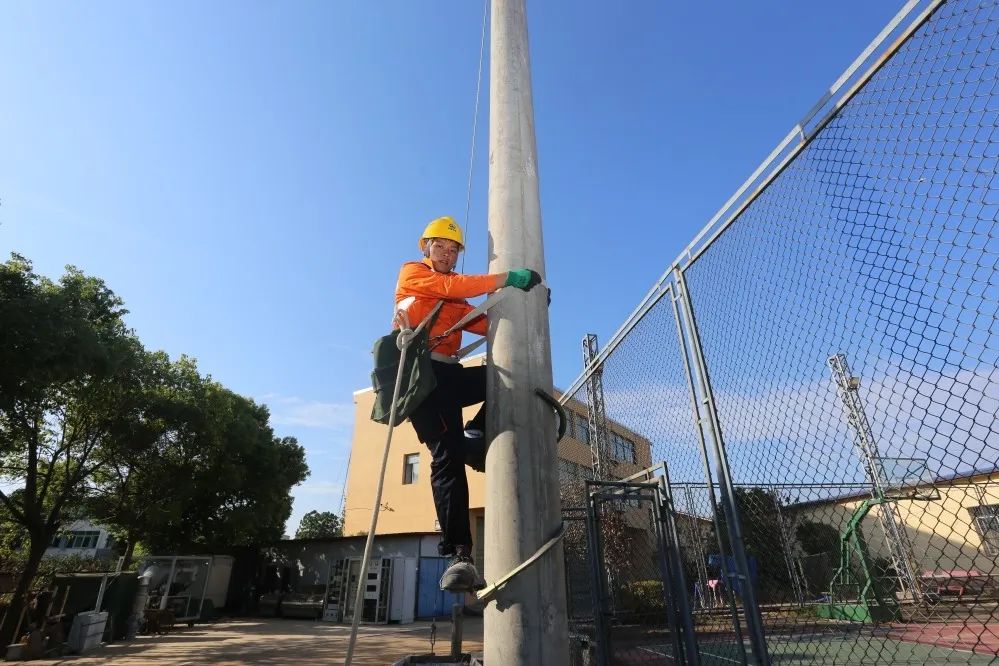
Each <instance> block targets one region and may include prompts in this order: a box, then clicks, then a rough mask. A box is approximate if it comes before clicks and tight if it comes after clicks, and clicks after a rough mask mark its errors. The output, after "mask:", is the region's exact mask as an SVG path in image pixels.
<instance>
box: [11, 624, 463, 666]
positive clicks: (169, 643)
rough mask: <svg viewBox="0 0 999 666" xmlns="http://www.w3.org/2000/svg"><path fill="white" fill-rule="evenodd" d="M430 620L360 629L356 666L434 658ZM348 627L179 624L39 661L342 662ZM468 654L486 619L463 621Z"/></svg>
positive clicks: (77, 664)
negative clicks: (431, 655)
mask: <svg viewBox="0 0 999 666" xmlns="http://www.w3.org/2000/svg"><path fill="white" fill-rule="evenodd" d="M430 634H431V626H430V623H429V622H417V623H414V624H408V625H391V626H389V625H379V626H364V625H362V626H361V628H360V630H359V632H358V636H357V646H356V648H355V649H354V661H353V663H354V664H358V665H361V664H364V665H365V666H374V665H375V664H377V665H378V666H384V665H385V664H392V663H394V662H395V661H397V660H399V659H402V658H403V657H405V656H407V655H411V654H428V653H430ZM349 637H350V627H349V626H344V625H338V624H328V623H326V622H313V621H309V620H282V619H274V618H254V619H239V620H227V621H220V622H216V623H214V624H197V625H195V626H194V627H191V628H188V627H187V626H178V627H176V628H175V629H174V630H173V631H171V632H170V633H168V634H166V635H163V636H139V637H138V638H136V639H135V640H133V641H129V642H123V643H113V644H108V645H103V646H101V647H100V648H97V649H95V650H93V651H91V652H90V653H88V654H86V655H82V656H72V657H64V658H62V659H56V660H51V659H49V660H38V661H33V662H30V663H31V664H32V665H33V666H34V665H35V664H39V665H42V664H46V665H49V664H71V665H72V666H105V665H108V666H110V665H113V666H139V664H142V665H144V666H145V665H149V664H157V665H158V664H162V665H163V666H188V665H194V664H222V665H226V666H229V665H231V666H235V665H237V664H342V663H343V662H344V658H345V655H346V652H347V640H348V639H349ZM464 638H465V641H464V644H463V650H464V652H471V653H473V654H481V653H482V619H481V618H465V621H464ZM450 650H451V623H450V619H449V620H448V621H446V622H438V623H437V641H436V644H435V649H434V652H435V653H436V654H445V655H446V654H448V653H449V652H450Z"/></svg>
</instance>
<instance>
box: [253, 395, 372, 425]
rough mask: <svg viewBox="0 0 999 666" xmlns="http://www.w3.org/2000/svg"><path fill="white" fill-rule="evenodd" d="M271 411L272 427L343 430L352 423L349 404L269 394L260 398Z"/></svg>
mask: <svg viewBox="0 0 999 666" xmlns="http://www.w3.org/2000/svg"><path fill="white" fill-rule="evenodd" d="M260 401H261V402H264V403H266V404H267V406H268V407H270V410H271V423H273V424H274V425H285V426H303V427H306V428H323V429H326V430H345V429H348V428H350V427H351V426H352V425H353V423H354V405H353V403H349V402H321V401H318V400H305V399H303V398H297V397H290V396H281V395H277V394H273V393H269V394H267V395H265V396H262V397H261V398H260Z"/></svg>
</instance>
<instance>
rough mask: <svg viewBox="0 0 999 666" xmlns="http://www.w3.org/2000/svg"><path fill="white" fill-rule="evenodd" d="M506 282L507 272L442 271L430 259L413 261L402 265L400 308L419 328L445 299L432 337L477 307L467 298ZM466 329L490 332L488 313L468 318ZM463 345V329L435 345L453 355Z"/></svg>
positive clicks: (397, 298) (397, 291)
mask: <svg viewBox="0 0 999 666" xmlns="http://www.w3.org/2000/svg"><path fill="white" fill-rule="evenodd" d="M504 282H506V273H494V274H489V275H461V274H460V273H455V272H453V271H452V272H450V273H438V272H437V271H435V270H434V269H433V266H432V265H431V263H430V260H429V259H424V260H423V261H410V262H407V263H405V264H403V265H402V269H401V270H400V271H399V281H398V282H397V283H396V286H395V304H396V309H403V310H405V311H406V314H407V316H408V317H409V323H410V324H411V325H412V326H413V327H414V328H415V327H416V326H417V325H418V324H419V323H420V322H421V321H423V318H424V317H426V316H427V314H429V313H430V311H431V310H432V309H433V308H434V305H436V304H437V301H439V300H443V301H444V303H443V305H442V306H441V311H440V314H439V315H438V316H437V321H436V322H434V325H433V327H432V328H431V329H430V337H434V336H437V335H440V334H441V333H443V332H444V331H446V330H447V329H449V328H451V326H453V325H454V324H455V323H457V321H458V320H459V319H461V318H462V317H464V316H465V314H466V313H468V312H469V311H470V310H472V309H474V308H473V306H472V305H470V304H469V303H468V302H467V301H466V300H465V299H466V298H472V297H474V296H482V295H484V294H488V293H491V292H494V291H496V290H497V289H499V288H501V287H502V286H503V283H504ZM464 329H465V330H467V331H469V332H471V333H477V334H478V335H485V334H486V316H485V315H481V316H479V317H476V318H475V319H473V320H472V321H470V322H468V323H467V324H466V325H465V326H464ZM460 347H461V331H460V330H459V331H455V332H454V333H452V334H451V335H449V336H447V337H446V338H445V339H444V340H443V341H441V343H440V344H439V345H438V346H437V347H435V348H434V351H435V352H437V353H438V354H445V355H447V356H452V355H453V354H454V353H455V352H457V351H458V349H459V348H460Z"/></svg>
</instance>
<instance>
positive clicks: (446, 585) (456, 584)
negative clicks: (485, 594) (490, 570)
mask: <svg viewBox="0 0 999 666" xmlns="http://www.w3.org/2000/svg"><path fill="white" fill-rule="evenodd" d="M485 586H486V581H485V580H483V578H482V577H481V576H479V571H478V569H476V568H475V561H474V560H473V559H472V554H471V549H470V548H469V547H468V546H458V547H457V548H456V550H455V554H454V557H452V558H451V561H450V562H448V566H447V569H445V570H444V573H443V575H441V589H442V590H444V591H445V592H455V593H459V594H460V593H462V592H474V591H475V590H481V589H482V588H484V587H485Z"/></svg>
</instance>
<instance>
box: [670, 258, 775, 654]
mask: <svg viewBox="0 0 999 666" xmlns="http://www.w3.org/2000/svg"><path fill="white" fill-rule="evenodd" d="M676 281H677V286H678V287H679V290H680V293H679V301H680V303H681V304H682V305H683V315H684V319H685V320H686V327H685V328H686V332H687V336H688V337H689V339H690V348H691V351H692V353H693V357H694V369H695V370H696V374H697V379H698V381H699V383H700V386H701V391H702V394H703V398H702V404H703V406H704V408H705V411H706V412H707V415H708V427H709V428H710V432H711V446H712V448H713V449H714V454H715V459H716V460H717V463H718V482H719V484H720V485H721V495H722V509H723V510H724V512H725V522H726V523H727V524H728V525H727V526H728V533H729V541H730V543H731V547H732V555H733V556H734V558H735V566H736V568H737V569H738V572H739V576H740V577H741V578H742V585H741V586H740V588H741V592H742V595H741V596H742V605H743V610H744V611H745V615H746V625H747V626H746V628H747V629H748V630H749V641H750V644H751V645H752V648H753V656H754V657H755V659H756V663H757V664H759V665H760V666H769V664H770V656H769V654H768V652H767V642H766V639H765V638H764V636H763V620H762V618H761V616H760V607H759V604H758V603H757V601H756V590H754V589H753V584H752V578H751V576H750V571H749V562H748V560H747V558H746V547H745V543H744V542H743V536H742V524H741V522H740V518H739V510H738V507H737V505H736V501H735V494H734V492H733V489H732V472H731V469H730V468H729V465H728V454H727V453H726V451H725V444H724V441H723V440H722V432H721V422H720V421H719V420H718V412H717V409H716V406H715V400H714V394H713V392H712V390H711V380H710V377H709V375H708V368H707V364H706V362H705V360H704V351H703V349H702V348H701V339H700V335H699V334H698V331H697V320H696V319H695V317H694V309H693V306H692V304H691V302H690V292H689V291H687V283H686V280H684V277H683V271H682V270H680V269H679V268H677V269H676ZM722 559H723V560H724V558H722Z"/></svg>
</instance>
